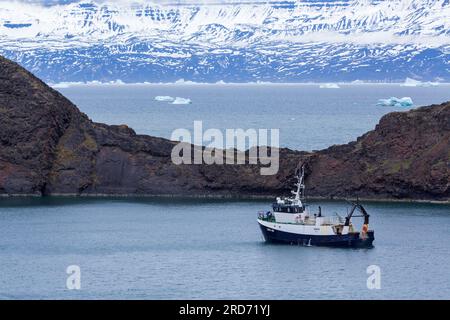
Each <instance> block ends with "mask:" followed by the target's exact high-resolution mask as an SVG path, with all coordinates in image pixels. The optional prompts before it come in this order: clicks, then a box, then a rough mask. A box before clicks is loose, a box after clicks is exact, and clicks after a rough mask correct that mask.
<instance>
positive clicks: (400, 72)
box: [0, 0, 450, 86]
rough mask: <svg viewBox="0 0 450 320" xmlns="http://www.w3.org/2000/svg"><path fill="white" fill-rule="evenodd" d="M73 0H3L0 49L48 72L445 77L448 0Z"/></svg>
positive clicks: (63, 76) (449, 65) (72, 76)
mask: <svg viewBox="0 0 450 320" xmlns="http://www.w3.org/2000/svg"><path fill="white" fill-rule="evenodd" d="M68 2H69V3H66V4H60V5H49V4H47V5H42V4H37V3H30V2H24V1H22V2H21V1H19V2H18V1H14V2H12V1H1V0H0V54H1V55H4V56H6V57H7V58H10V59H12V60H14V61H17V62H18V63H19V64H21V65H23V66H25V67H26V68H27V69H29V70H31V71H32V72H34V73H35V74H37V75H38V76H39V77H41V78H43V79H44V80H46V81H48V82H52V83H69V82H74V83H77V82H81V83H94V82H100V83H109V82H114V81H116V80H117V79H121V81H123V82H124V83H147V82H151V83H169V82H176V81H177V80H178V79H184V81H186V82H199V83H216V82H225V83H229V82H231V83H236V82H238V83H239V82H254V83H265V82H275V83H276V82H325V83H336V82H352V81H364V82H403V81H404V79H405V78H409V79H412V80H413V81H420V83H425V84H427V83H429V84H430V85H432V84H434V83H438V82H449V81H450V0H386V1H383V0H302V1H294V0H292V1H290V0H278V1H270V0H269V1H257V0H248V1H242V2H239V1H219V0H217V1H212V0H211V1H199V0H192V1H177V2H176V3H175V2H172V1H163V2H161V1H153V2H152V1H142V0H136V1H107V0H106V1H98V2H97V1H68ZM410 83H411V82H410ZM425 86H426V85H425Z"/></svg>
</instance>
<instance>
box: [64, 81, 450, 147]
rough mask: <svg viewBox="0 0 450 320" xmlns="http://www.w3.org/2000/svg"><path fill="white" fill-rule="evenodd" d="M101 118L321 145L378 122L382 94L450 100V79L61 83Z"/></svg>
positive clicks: (168, 130) (158, 129)
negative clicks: (269, 134) (264, 133)
mask: <svg viewBox="0 0 450 320" xmlns="http://www.w3.org/2000/svg"><path fill="white" fill-rule="evenodd" d="M59 90H60V91H61V92H62V93H63V94H64V95H66V96H67V97H69V98H70V99H71V100H72V101H73V102H75V103H76V104H77V105H78V107H79V108H80V109H81V110H82V111H83V112H85V113H86V114H87V115H88V116H89V117H91V118H92V119H93V120H94V121H97V122H105V123H108V124H124V123H125V124H127V125H128V126H130V127H131V128H133V129H135V130H136V132H138V133H141V134H149V135H153V136H160V137H165V138H170V136H171V134H172V132H173V131H174V130H175V129H178V128H186V129H188V130H190V131H191V132H192V131H193V124H194V121H195V120H201V121H203V128H204V130H206V129H209V128H217V129H220V130H225V129H226V128H230V129H236V128H243V129H250V128H253V129H260V128H261V129H271V128H276V129H280V145H281V146H284V147H289V148H292V149H296V150H314V149H323V148H326V147H329V146H330V145H332V144H342V143H347V142H349V141H351V140H354V139H356V137H358V136H360V135H361V134H363V133H365V132H367V131H368V130H372V129H373V128H374V127H375V125H376V124H377V123H378V121H379V120H380V117H381V116H382V115H384V114H386V113H388V112H391V111H397V110H407V109H408V108H394V107H384V106H377V105H376V104H377V102H378V99H380V98H389V97H399V98H400V97H405V96H406V97H411V98H412V99H413V101H414V106H422V105H429V104H433V103H442V102H444V101H449V100H450V86H448V85H447V86H439V87H428V88H424V87H401V86H399V85H343V86H341V88H340V89H320V88H319V86H318V85H244V86H237V85H149V86H110V87H108V86H106V87H99V86H92V87H85V86H83V87H70V88H66V89H59ZM158 95H168V96H173V97H175V96H179V97H184V98H190V99H191V100H192V104H190V105H172V104H168V103H167V102H159V101H155V100H154V97H155V96H158Z"/></svg>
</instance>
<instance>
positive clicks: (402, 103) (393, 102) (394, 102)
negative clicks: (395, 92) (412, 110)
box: [377, 97, 413, 107]
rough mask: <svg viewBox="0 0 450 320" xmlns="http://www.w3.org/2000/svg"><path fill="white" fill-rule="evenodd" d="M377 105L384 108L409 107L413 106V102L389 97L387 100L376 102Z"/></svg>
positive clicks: (408, 99) (408, 98) (409, 99)
mask: <svg viewBox="0 0 450 320" xmlns="http://www.w3.org/2000/svg"><path fill="white" fill-rule="evenodd" d="M377 105H378V106H386V107H411V106H412V105H413V101H412V99H411V98H410V97H403V98H396V97H390V98H389V99H380V100H378V103H377Z"/></svg>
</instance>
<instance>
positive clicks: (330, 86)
mask: <svg viewBox="0 0 450 320" xmlns="http://www.w3.org/2000/svg"><path fill="white" fill-rule="evenodd" d="M320 88H321V89H339V88H340V87H339V86H338V85H337V84H336V83H324V84H321V85H320Z"/></svg>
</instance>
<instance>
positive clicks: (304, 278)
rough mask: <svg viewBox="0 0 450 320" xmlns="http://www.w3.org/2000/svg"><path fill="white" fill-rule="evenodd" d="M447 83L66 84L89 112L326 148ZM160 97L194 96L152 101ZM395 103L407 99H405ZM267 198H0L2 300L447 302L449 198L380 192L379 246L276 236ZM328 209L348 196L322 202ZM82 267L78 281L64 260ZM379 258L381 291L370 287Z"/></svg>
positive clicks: (154, 125) (113, 119)
mask: <svg viewBox="0 0 450 320" xmlns="http://www.w3.org/2000/svg"><path fill="white" fill-rule="evenodd" d="M448 89H449V87H437V88H406V87H400V86H387V85H378V86H369V85H367V86H366V85H364V86H344V87H342V88H341V89H336V90H333V89H319V88H318V86H298V85H290V86H266V85H264V86H242V87H239V86H200V85H198V86H197V85H196V86H131V87H130V86H126V87H125V86H122V87H121V86H117V87H71V88H67V89H60V90H61V91H62V92H63V93H64V94H65V95H67V96H68V97H69V98H71V99H72V100H73V101H74V102H76V103H77V105H78V106H79V107H80V109H81V110H82V111H83V112H85V113H87V114H88V115H89V116H90V117H91V118H93V120H95V121H99V122H106V123H109V124H121V123H126V124H128V125H129V126H130V127H132V128H134V129H136V131H137V132H138V133H146V134H151V135H157V136H162V137H170V135H171V132H172V130H174V129H177V128H188V129H189V128H191V127H192V125H193V121H194V120H203V121H204V127H205V128H219V129H225V128H244V129H248V128H280V129H281V141H280V142H281V145H283V146H288V147H291V148H293V149H303V150H311V149H320V148H325V147H327V146H329V145H332V144H336V143H346V142H348V141H350V140H353V139H355V138H356V137H357V136H358V135H360V134H362V133H364V132H366V131H367V130H370V129H372V128H373V127H374V126H375V124H376V123H377V122H378V120H379V118H380V117H381V116H382V115H383V114H385V113H387V112H390V111H393V110H396V109H395V108H392V107H380V106H376V102H377V100H378V99H379V98H387V97H390V96H397V97H403V96H410V97H412V98H413V100H414V101H415V103H416V105H427V104H431V103H440V102H442V101H445V100H450V90H448ZM156 95H171V96H181V97H186V98H190V99H192V101H193V103H192V104H191V105H176V106H175V105H169V104H167V103H163V102H157V101H154V100H153V98H154V96H156ZM397 110H399V109H398V108H397ZM269 202H270V201H268V202H256V201H240V202H237V201H205V200H200V199H196V200H194V199H190V200H180V199H178V200H168V199H131V198H128V199H126V198H122V199H108V198H102V199H92V198H80V199H77V198H44V199H29V198H16V199H4V198H3V199H2V198H0V298H5V299H10V298H11V299H27V298H30V299H49V298H62V299H73V298H89V299H100V298H117V299H180V298H183V299H187V298H192V299H200V298H202V299H211V298H219V299H315V298H338V299H348V298H356V299H359V298H370V299H371V298H383V299H401V298H417V299H432V298H433V299H450V269H449V268H450V267H449V266H450V206H449V205H432V204H405V203H403V204H400V203H393V204H387V203H370V204H367V208H368V210H369V212H370V214H371V215H372V217H371V218H372V220H371V227H373V228H374V229H375V238H376V240H375V248H373V249H370V250H368V249H361V250H346V249H330V248H315V247H297V246H273V245H266V244H265V243H264V242H263V241H262V237H261V234H260V230H259V228H258V225H257V223H256V212H257V211H259V210H261V209H267V208H268V206H269ZM318 204H320V205H322V207H323V209H324V212H325V213H326V214H334V213H335V212H339V213H340V214H341V215H345V214H346V210H347V207H346V205H345V203H340V202H320V203H315V205H318ZM69 265H78V266H79V267H80V268H81V290H79V291H70V290H68V289H67V288H66V279H67V276H68V275H67V274H66V268H67V267H68V266H69ZM369 265H378V266H379V267H380V270H381V289H379V290H369V289H368V288H367V285H366V281H367V277H368V276H369V275H368V274H367V273H366V270H367V267H368V266H369Z"/></svg>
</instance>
